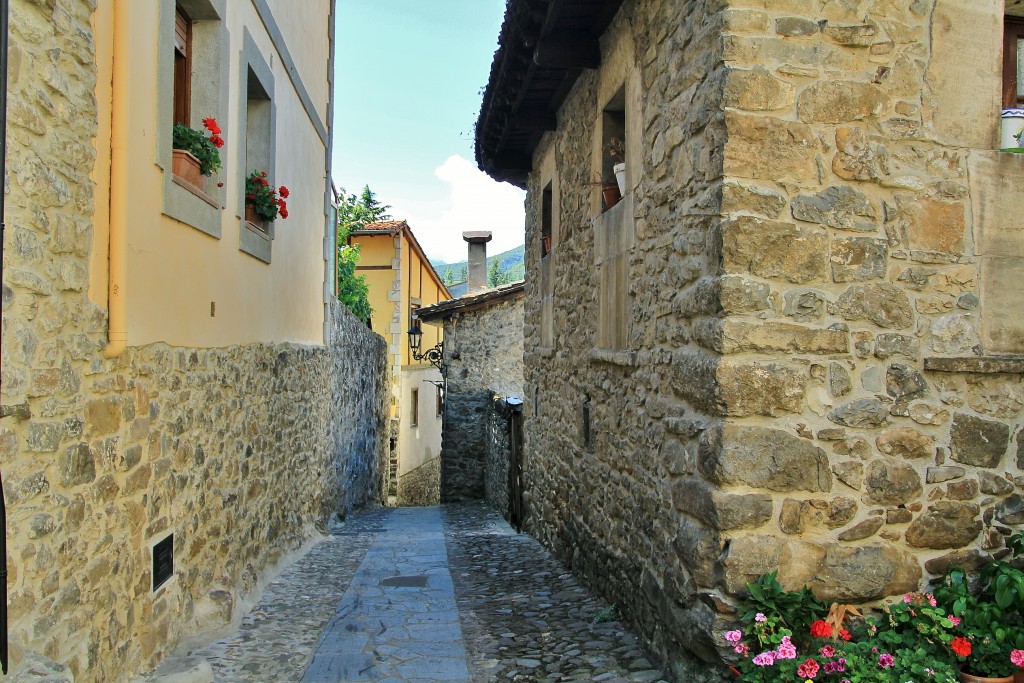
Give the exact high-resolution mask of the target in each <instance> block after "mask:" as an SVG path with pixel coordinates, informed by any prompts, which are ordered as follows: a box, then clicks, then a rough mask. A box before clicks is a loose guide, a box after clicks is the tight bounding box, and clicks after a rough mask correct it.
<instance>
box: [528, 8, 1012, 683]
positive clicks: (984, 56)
mask: <svg viewBox="0 0 1024 683" xmlns="http://www.w3.org/2000/svg"><path fill="white" fill-rule="evenodd" d="M981 4H983V5H984V7H983V8H979V7H978V6H973V5H972V6H970V7H966V8H965V7H962V5H963V3H952V2H945V1H939V2H927V1H921V2H914V3H892V2H888V1H878V2H874V1H871V0H861V1H859V2H844V3H837V2H825V1H823V0H821V1H819V0H779V1H778V2H776V1H775V0H772V1H771V2H766V1H765V0H726V1H724V2H718V1H712V0H707V1H695V2H689V3H678V2H669V1H668V0H627V2H625V3H624V4H623V7H622V10H621V11H620V13H619V16H618V17H617V18H616V20H615V21H614V22H613V24H612V25H611V27H610V28H609V30H608V32H607V33H606V35H605V36H604V38H603V39H602V52H603V55H604V61H603V65H602V68H601V70H600V71H585V72H583V74H582V75H581V76H580V78H579V80H578V81H577V83H576V85H575V87H574V89H573V90H572V92H571V93H570V95H569V97H568V98H567V100H566V101H565V103H564V105H563V107H562V110H561V112H560V114H559V128H558V130H557V131H556V132H554V133H553V134H549V135H546V136H545V138H544V139H543V140H542V142H541V144H540V146H539V147H538V148H537V150H536V152H535V156H534V168H535V169H538V170H536V171H535V172H534V173H533V174H532V175H531V178H530V185H529V191H530V192H529V197H528V200H527V223H528V225H527V249H526V254H527V271H528V277H527V295H526V320H525V338H526V384H527V386H526V396H525V398H526V402H527V403H526V409H525V415H526V427H525V439H526V460H525V468H526V470H525V472H524V479H525V486H526V500H527V520H526V525H527V529H528V530H529V531H530V532H531V533H533V534H534V535H536V536H538V537H539V538H540V539H541V540H542V541H543V542H544V543H545V544H546V545H548V546H549V547H550V548H552V549H553V551H554V552H555V553H556V554H557V555H558V556H559V557H560V558H561V559H562V560H563V561H564V562H566V563H567V564H568V565H570V566H571V567H572V568H573V569H574V570H575V571H577V572H579V573H581V574H582V575H584V576H585V577H587V578H589V580H590V582H591V583H592V585H594V586H595V587H598V588H599V589H600V590H601V591H603V592H604V593H605V596H606V597H607V598H608V599H609V600H610V601H612V602H615V603H616V604H617V605H619V606H620V607H621V608H622V609H623V611H624V612H625V614H626V615H627V616H628V617H629V618H630V619H631V620H632V621H633V622H634V623H636V624H638V625H639V626H640V627H641V628H642V629H643V630H644V631H645V632H646V634H647V635H648V637H649V638H651V639H652V641H653V642H654V643H655V645H656V646H657V647H658V649H659V650H660V651H661V652H662V654H663V655H665V656H666V657H667V658H668V659H669V660H670V662H671V664H672V666H673V668H674V670H675V672H676V675H677V676H678V677H679V678H680V679H681V680H700V677H701V675H704V674H701V673H698V672H697V671H695V670H692V669H691V665H692V660H691V659H690V655H691V654H695V655H697V656H698V657H700V658H703V659H709V660H714V659H716V658H717V656H718V654H719V647H720V646H721V641H720V640H716V639H715V638H714V637H713V634H714V632H715V631H716V630H718V629H720V628H722V627H723V626H724V625H725V624H726V623H728V621H729V619H730V618H731V617H732V607H731V605H732V604H733V601H734V599H735V598H736V597H737V596H739V595H740V594H741V593H742V592H743V590H744V584H745V582H746V581H749V580H750V579H752V578H753V577H754V576H756V575H757V574H758V573H761V572H767V571H772V570H774V569H776V568H778V569H779V570H780V579H781V580H782V581H783V582H784V583H785V584H787V585H788V586H791V587H795V586H799V585H801V584H803V583H807V584H809V585H811V586H812V588H814V589H815V591H816V592H817V593H818V594H819V595H820V596H822V597H824V598H826V599H837V600H843V601H854V602H870V601H874V600H878V599H881V598H883V597H885V596H889V595H894V594H897V593H900V592H902V591H904V590H907V589H910V588H912V587H915V586H917V585H919V584H920V583H921V582H922V581H924V580H927V579H928V578H929V577H930V576H931V575H934V574H935V573H937V572H940V571H941V570H942V569H943V568H944V567H946V566H947V565H948V564H949V563H950V562H951V561H954V560H956V561H958V562H960V563H961V564H971V563H974V562H976V561H978V558H980V557H981V556H983V555H984V554H985V553H988V552H990V551H994V550H997V549H999V548H1001V547H1002V546H1003V544H1004V540H1003V539H1004V537H1005V536H1006V535H1007V534H1008V533H1010V532H1011V531H1012V530H1013V529H1015V528H1020V524H1021V523H1022V522H1024V497H1022V496H1021V485H1022V484H1024V479H1022V478H1021V472H1020V469H1019V468H1020V463H1019V462H1018V461H1017V459H1022V460H1024V458H1020V456H1019V455H1015V454H1017V453H1018V452H1019V451H1020V448H1019V446H1020V444H1019V443H1018V441H1019V440H1020V438H1019V437H1018V436H1017V435H1018V433H1019V432H1020V431H1021V412H1022V409H1024V385H1022V382H1021V379H1022V377H1021V369H1022V367H1021V363H1020V362H1018V361H1016V360H1008V361H1007V360H1003V361H994V360H991V359H985V358H984V354H985V353H991V352H993V351H1003V352H1005V351H1006V350H1007V348H1008V347H1007V346H1006V345H1001V344H1003V342H1002V341H1000V343H999V344H989V345H986V342H985V339H986V338H993V339H994V338H997V337H998V335H991V334H989V335H987V337H986V335H984V334H981V333H980V331H979V324H980V322H981V320H982V319H983V318H984V317H986V316H989V317H991V316H990V312H991V307H992V306H994V305H996V304H997V303H999V301H998V300H999V296H998V294H999V293H1000V292H999V290H998V289H992V288H989V289H986V288H985V287H984V286H983V283H984V281H985V277H986V275H985V273H986V271H985V266H984V263H985V259H984V258H983V257H982V254H981V252H980V251H979V248H980V247H979V246H978V245H979V238H978V236H979V235H983V234H986V232H989V233H991V232H996V231H997V229H998V228H999V225H1000V223H1001V222H1002V224H1003V228H1002V232H1001V233H1000V234H1001V235H1003V237H1004V238H1005V239H1008V240H1013V239H1016V238H1015V237H1012V236H1009V237H1007V235H1008V233H1009V232H1010V231H1011V230H1010V229H1011V228H1012V227H1013V225H1015V224H1014V223H1012V222H1009V221H1010V219H1009V216H1010V215H1011V214H1010V213H1009V211H1008V209H1006V208H1003V209H993V208H992V206H993V203H994V202H995V203H998V202H997V200H995V199H993V195H994V194H995V192H994V190H993V189H992V188H994V187H996V186H997V179H998V177H1000V175H1001V174H1006V175H1008V176H1009V177H1011V178H1021V179H1024V177H1021V176H1019V174H1021V173H1024V164H1022V162H1021V160H1020V159H1019V158H1018V157H1016V156H1015V155H999V154H998V153H994V152H990V151H988V150H984V149H978V147H979V144H980V143H978V141H977V140H978V138H979V137H980V138H982V139H987V138H988V137H991V142H992V143H993V144H994V143H995V139H996V138H995V135H994V129H993V127H992V126H993V124H994V121H995V117H996V113H997V112H996V109H995V106H997V105H994V106H993V108H992V111H990V112H987V113H986V116H991V120H989V119H986V120H984V121H977V125H978V127H979V128H980V129H982V130H983V131H989V132H992V133H993V134H992V135H990V136H988V135H984V134H983V135H980V136H979V134H978V133H977V131H974V132H969V133H965V135H968V134H969V136H970V137H963V138H961V139H960V140H959V141H957V140H956V139H955V137H956V136H955V135H954V134H953V133H954V132H955V131H954V126H953V124H952V123H951V122H950V118H949V115H948V111H947V110H944V109H943V108H944V107H951V108H954V109H955V108H956V107H959V106H961V105H963V107H964V108H965V111H967V110H969V109H970V108H971V106H974V107H975V108H977V106H976V105H975V104H972V102H973V101H974V100H980V101H981V102H983V103H988V102H989V101H990V100H992V99H994V98H990V97H989V90H990V89H991V88H987V87H986V86H984V82H983V81H981V82H980V84H979V83H975V81H977V80H978V79H979V78H980V77H977V78H975V77H970V76H968V75H966V74H961V75H960V76H957V75H956V73H954V70H955V69H956V68H959V67H958V63H960V62H964V59H963V57H962V55H963V54H965V53H964V51H962V50H961V51H960V52H956V51H955V50H956V49H957V48H956V47H955V45H954V43H956V42H958V41H959V42H963V41H964V40H969V41H970V42H971V43H972V44H975V43H976V44H977V45H978V49H977V50H973V51H971V52H972V54H973V53H974V52H976V53H977V54H978V55H980V56H979V57H977V59H978V60H980V62H982V63H983V64H981V66H985V67H986V68H987V66H986V65H988V57H989V53H990V50H988V49H987V48H985V47H984V46H985V45H987V42H986V40H995V41H998V40H999V38H1000V36H999V35H998V33H994V32H992V31H989V33H991V35H988V34H986V33H985V30H988V29H989V28H991V27H993V26H996V25H998V19H999V16H1001V11H1002V4H1001V3H981ZM979 15H983V16H979ZM954 27H955V30H954ZM963 31H967V32H968V36H969V38H965V37H964V36H963V35H957V34H958V33H959V32H963ZM972 32H973V33H972ZM986 36H987V37H986ZM954 37H955V40H954ZM929 41H931V42H929ZM995 49H996V50H998V46H997V47H996V48H995ZM962 68H964V69H966V70H967V72H969V73H976V74H986V76H985V78H988V77H989V74H993V73H996V72H997V71H996V70H995V69H994V68H993V69H987V70H986V68H981V67H980V66H979V64H974V63H970V62H968V63H967V64H966V66H964V67H962ZM972 69H973V71H971V70H972ZM616 74H626V75H627V76H626V77H627V79H628V78H629V77H630V76H629V74H635V78H637V79H638V80H639V82H640V83H641V85H642V93H643V94H642V97H641V101H640V103H639V110H638V111H634V112H633V113H632V114H630V112H629V110H627V128H629V127H630V126H629V120H630V116H631V115H632V116H636V117H639V123H637V121H636V120H635V119H634V121H633V123H634V124H636V127H637V128H638V129H639V130H641V131H642V139H641V144H640V152H639V155H638V157H639V158H638V157H636V156H634V157H633V158H632V159H630V158H629V153H628V141H627V162H628V163H629V164H632V165H631V167H630V168H631V169H632V170H631V171H630V173H631V174H632V178H633V180H634V181H635V183H631V185H630V186H631V187H633V192H632V196H631V197H628V198H627V200H628V201H627V202H623V204H624V205H626V206H628V205H629V204H630V203H631V204H632V209H631V216H629V218H630V219H631V220H624V221H623V223H624V224H625V225H627V226H628V229H629V230H630V231H631V234H630V235H629V238H630V240H632V243H631V244H628V246H627V247H626V251H627V253H628V269H627V271H626V275H627V278H626V281H627V282H628V285H627V286H626V287H627V289H626V292H627V294H628V305H627V309H626V312H627V315H628V326H627V331H628V334H627V342H626V344H625V345H624V347H623V348H614V349H603V348H598V334H597V330H598V329H599V327H600V325H601V320H600V319H599V311H601V298H602V290H601V288H602V286H607V284H608V282H607V281H605V280H603V279H602V278H601V268H600V261H601V250H602V249H604V250H607V242H608V239H610V238H609V237H607V236H604V235H605V233H604V232H602V231H603V230H604V228H605V227H606V226H605V224H606V223H607V222H608V221H607V220H606V219H605V218H595V216H597V215H598V214H599V211H600V210H599V209H598V208H596V206H597V205H596V203H595V201H594V193H595V191H596V190H595V188H594V187H593V184H592V183H591V180H592V172H593V168H594V166H595V164H594V151H595V149H599V145H595V144H594V140H593V138H594V134H595V132H594V131H595V130H599V129H600V126H599V125H595V122H598V123H599V122H600V110H599V107H601V106H603V103H602V102H601V101H600V100H601V97H602V93H604V92H607V90H608V87H607V86H608V85H609V84H608V83H607V81H608V80H609V79H612V78H615V77H616ZM993 77H994V76H993ZM957 81H959V82H960V83H972V86H971V87H970V88H967V87H964V89H963V91H962V92H960V91H959V90H957V88H956V87H954V88H953V89H952V90H950V91H949V92H948V93H947V91H943V95H942V96H941V97H937V96H933V95H932V93H933V92H936V91H935V90H933V88H934V87H935V86H936V84H937V83H939V82H954V83H955V82H957ZM994 89H995V90H996V91H998V83H997V84H995V86H994ZM960 128H961V129H964V126H963V125H962V124H961V125H960ZM552 151H553V153H554V157H555V159H556V164H557V169H556V171H555V175H556V182H557V184H558V192H557V193H556V196H557V197H558V206H557V207H556V211H557V212H559V216H560V221H559V224H560V226H561V227H560V229H561V234H560V235H558V236H557V238H556V240H555V247H554V251H553V253H552V255H551V256H549V257H548V258H552V259H553V266H552V265H545V266H544V268H550V267H553V268H554V282H555V283H556V284H555V288H554V295H553V326H554V335H553V336H554V346H553V348H549V347H547V346H545V345H544V344H543V343H542V341H541V325H542V303H541V302H542V299H543V298H544V292H542V291H541V281H542V278H541V277H540V275H541V272H542V270H543V269H542V264H541V261H540V253H541V249H540V244H539V243H540V232H541V231H540V225H539V221H540V201H541V189H542V185H541V182H542V178H541V171H540V160H543V159H545V158H548V156H549V155H550V154H551V153H552ZM638 169H639V172H638ZM1004 177H1005V176H1004ZM1015 182H1018V181H1015ZM1018 185H1019V182H1018ZM1003 187H1005V185H1004V186H1003ZM982 209H984V211H983V210H982ZM613 211H614V210H613ZM986 216H987V219H986ZM595 234H599V235H602V240H603V241H604V243H605V246H602V245H600V244H595ZM627 242H628V240H627ZM1014 244H1015V246H1014V247H1013V248H1012V249H1011V250H1009V252H1010V255H1015V254H1018V253H1021V252H1020V245H1019V244H1017V243H1014ZM1003 265H1005V264H1003ZM1013 267H1019V263H1017V264H1010V266H1007V270H1004V271H999V272H1013V270H1012V268H1013ZM1002 315H1003V318H1004V319H1006V320H1009V321H1011V322H1012V321H1014V320H1019V317H1020V313H1019V310H1018V311H1014V310H1013V309H1012V308H1011V309H1010V310H1009V311H1006V310H1004V311H1003V312H1002ZM995 317H996V318H998V316H995ZM1010 349H1011V350H1012V345H1011V347H1010ZM1019 350H1021V349H1017V351H1019ZM948 357H955V360H949V358H948ZM1015 449H1016V450H1015ZM685 651H689V653H690V654H687V653H686V652H685ZM708 675H710V674H708Z"/></svg>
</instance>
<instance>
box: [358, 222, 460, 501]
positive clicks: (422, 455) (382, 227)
mask: <svg viewBox="0 0 1024 683" xmlns="http://www.w3.org/2000/svg"><path fill="white" fill-rule="evenodd" d="M350 242H351V243H352V244H354V245H358V246H359V248H360V259H359V265H358V266H357V267H356V271H357V273H358V274H359V275H362V276H364V277H365V278H366V283H367V285H368V286H369V301H370V307H371V309H372V314H371V319H370V325H371V327H372V328H373V330H374V331H375V332H377V333H378V334H380V335H381V336H383V337H384V339H385V340H386V341H387V343H388V357H389V360H390V364H391V370H392V382H393V383H392V399H391V418H392V422H393V430H392V438H393V440H394V444H393V454H392V475H391V477H392V495H394V496H397V502H398V503H399V504H434V503H437V502H438V495H439V491H440V489H439V482H440V471H441V470H440V459H439V458H440V454H441V417H442V406H443V384H442V381H443V379H442V377H441V373H440V372H439V371H438V370H437V368H435V367H433V366H432V365H430V364H429V363H428V362H427V361H426V360H419V361H418V360H416V359H415V358H414V357H413V355H412V352H411V348H410V340H409V330H410V329H411V328H412V327H414V326H418V327H419V328H420V329H421V330H422V333H423V337H422V341H421V351H424V350H426V349H429V348H431V347H433V346H435V345H437V344H439V343H440V342H441V341H442V338H443V333H442V331H441V329H440V328H438V327H435V326H433V325H421V324H419V323H418V322H417V321H416V320H415V315H416V311H418V310H419V309H420V308H421V307H424V306H430V305H432V304H436V303H438V302H440V301H446V300H448V299H450V298H451V294H450V293H449V292H448V288H447V287H445V285H444V283H443V282H442V281H441V278H440V277H439V276H438V274H437V272H436V271H435V270H434V267H433V266H431V265H430V261H429V260H428V259H427V257H426V255H425V254H424V252H423V249H422V247H421V246H420V244H419V242H418V241H417V240H416V237H415V235H413V232H412V230H411V229H410V227H409V224H408V223H406V222H405V221H381V222H377V223H370V224H368V225H366V226H365V228H364V229H362V230H356V231H353V232H352V234H351V236H350Z"/></svg>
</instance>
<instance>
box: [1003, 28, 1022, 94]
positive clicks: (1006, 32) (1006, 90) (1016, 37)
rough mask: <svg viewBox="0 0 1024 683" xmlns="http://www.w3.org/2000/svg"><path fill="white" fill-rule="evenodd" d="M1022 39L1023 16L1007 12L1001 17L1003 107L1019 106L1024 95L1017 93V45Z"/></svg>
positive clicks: (1018, 68) (1018, 58)
mask: <svg viewBox="0 0 1024 683" xmlns="http://www.w3.org/2000/svg"><path fill="white" fill-rule="evenodd" d="M1021 40H1024V17H1021V16H1017V15H1013V14H1007V15H1004V17H1003V73H1002V83H1003V87H1002V104H1003V108H1004V109H1006V108H1014V107H1020V106H1022V104H1024V97H1021V96H1020V95H1019V94H1018V93H1019V90H1020V85H1019V83H1018V77H1019V75H1020V74H1019V70H1020V67H1019V64H1020V55H1018V48H1017V46H1018V45H1019V44H1020V41H1021Z"/></svg>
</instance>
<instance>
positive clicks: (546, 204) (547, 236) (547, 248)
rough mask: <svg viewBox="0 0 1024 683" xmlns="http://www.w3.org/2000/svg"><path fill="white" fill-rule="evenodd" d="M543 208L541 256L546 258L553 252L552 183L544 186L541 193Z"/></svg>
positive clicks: (541, 209)
mask: <svg viewBox="0 0 1024 683" xmlns="http://www.w3.org/2000/svg"><path fill="white" fill-rule="evenodd" d="M540 201H541V208H540V257H541V258H544V257H545V256H547V255H548V254H550V253H551V247H552V246H553V245H552V244H551V226H552V214H551V203H552V193H551V183H548V184H547V185H545V186H544V192H542V193H541V200H540Z"/></svg>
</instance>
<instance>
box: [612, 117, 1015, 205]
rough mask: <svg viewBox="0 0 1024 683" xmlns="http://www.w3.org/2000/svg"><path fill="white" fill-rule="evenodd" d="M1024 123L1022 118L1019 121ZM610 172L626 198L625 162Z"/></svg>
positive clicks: (618, 164)
mask: <svg viewBox="0 0 1024 683" xmlns="http://www.w3.org/2000/svg"><path fill="white" fill-rule="evenodd" d="M1014 111H1019V112H1021V116H1022V117H1024V109H1015V110H1014ZM1021 122H1022V123H1024V118H1022V119H1021ZM612 171H613V172H614V173H615V182H617V183H618V184H619V194H621V195H622V196H623V197H625V196H626V162H624V161H620V162H619V163H617V164H615V165H614V166H612Z"/></svg>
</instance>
